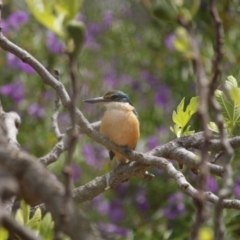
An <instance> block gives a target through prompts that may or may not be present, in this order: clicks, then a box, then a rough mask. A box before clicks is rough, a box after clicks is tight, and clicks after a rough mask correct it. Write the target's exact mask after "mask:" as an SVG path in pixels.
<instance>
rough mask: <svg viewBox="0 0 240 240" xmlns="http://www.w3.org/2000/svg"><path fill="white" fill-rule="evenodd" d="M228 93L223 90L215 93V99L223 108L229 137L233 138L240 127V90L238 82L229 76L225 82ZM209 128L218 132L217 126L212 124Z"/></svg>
mask: <svg viewBox="0 0 240 240" xmlns="http://www.w3.org/2000/svg"><path fill="white" fill-rule="evenodd" d="M225 84H226V89H227V93H224V92H223V91H221V90H216V91H215V98H216V100H217V101H218V103H219V104H220V106H221V110H222V114H223V118H224V124H225V127H226V129H227V131H228V134H229V136H233V135H234V133H235V131H236V130H237V129H238V127H239V126H240V95H239V94H240V88H239V87H238V83H237V80H236V79H235V78H234V77H233V76H229V77H228V78H227V80H226V82H225ZM209 128H210V129H211V130H212V131H214V132H218V129H217V127H216V124H215V123H213V122H211V123H210V125H209Z"/></svg>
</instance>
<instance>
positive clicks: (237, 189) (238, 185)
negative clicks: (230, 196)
mask: <svg viewBox="0 0 240 240" xmlns="http://www.w3.org/2000/svg"><path fill="white" fill-rule="evenodd" d="M233 191H234V195H235V197H236V198H239V199H240V177H238V178H237V180H236V182H235V185H234V189H233Z"/></svg>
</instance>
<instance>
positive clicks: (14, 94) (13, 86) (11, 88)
mask: <svg viewBox="0 0 240 240" xmlns="http://www.w3.org/2000/svg"><path fill="white" fill-rule="evenodd" d="M24 92H25V89H24V86H23V84H22V82H21V80H19V79H17V80H15V81H14V82H13V83H10V84H6V85H3V86H1V87H0V93H1V94H3V95H5V96H9V97H11V98H12V99H13V100H14V101H15V102H16V103H19V102H20V101H22V99H23V97H24Z"/></svg>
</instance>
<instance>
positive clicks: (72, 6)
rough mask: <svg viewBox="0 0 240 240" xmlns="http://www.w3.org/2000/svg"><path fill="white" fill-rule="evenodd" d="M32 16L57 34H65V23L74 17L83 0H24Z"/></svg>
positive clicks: (61, 35) (62, 35)
mask: <svg viewBox="0 0 240 240" xmlns="http://www.w3.org/2000/svg"><path fill="white" fill-rule="evenodd" d="M26 3H27V5H28V7H29V9H30V10H31V12H32V14H33V15H34V17H35V18H36V19H37V20H38V21H39V22H40V23H41V24H43V25H44V26H45V27H47V28H48V29H50V30H52V31H53V32H55V33H56V34H57V35H58V36H60V37H64V36H65V30H64V27H65V24H66V23H67V22H68V21H70V20H72V19H74V18H75V17H76V14H77V13H78V12H79V9H80V7H81V5H82V3H83V0H71V1H68V0H54V1H48V0H26Z"/></svg>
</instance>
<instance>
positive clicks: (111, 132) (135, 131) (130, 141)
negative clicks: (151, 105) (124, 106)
mask: <svg viewBox="0 0 240 240" xmlns="http://www.w3.org/2000/svg"><path fill="white" fill-rule="evenodd" d="M100 132H101V133H102V134H104V135H106V136H107V137H109V138H110V139H111V140H112V141H113V142H114V143H116V144H117V145H120V146H128V147H129V148H131V149H135V147H136V145H137V141H138V139H139V136H140V132H139V121H138V119H137V117H136V115H135V114H134V113H133V112H132V110H128V111H124V110H117V109H111V110H107V111H106V112H105V114H104V116H103V119H102V123H101V127H100Z"/></svg>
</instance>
